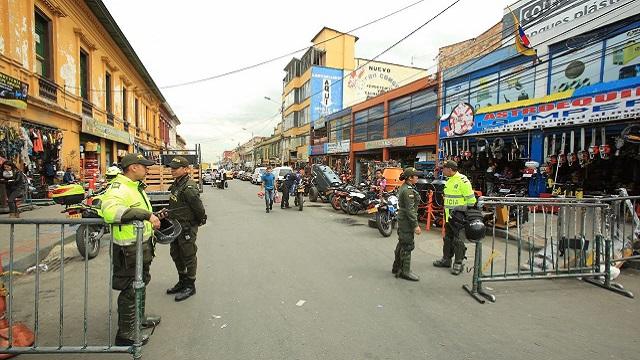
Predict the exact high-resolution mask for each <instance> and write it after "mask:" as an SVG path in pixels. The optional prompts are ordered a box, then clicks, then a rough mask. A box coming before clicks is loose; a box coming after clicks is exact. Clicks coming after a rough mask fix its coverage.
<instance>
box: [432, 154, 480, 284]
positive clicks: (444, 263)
mask: <svg viewBox="0 0 640 360" xmlns="http://www.w3.org/2000/svg"><path fill="white" fill-rule="evenodd" d="M442 174H443V175H444V176H446V177H447V178H448V179H447V182H446V184H445V186H444V216H445V222H446V224H445V227H444V239H443V240H444V245H443V246H442V258H441V259H439V260H436V261H434V262H433V266H435V267H443V268H450V267H451V259H452V258H453V257H454V256H455V261H454V263H453V268H452V269H451V273H452V274H453V275H460V274H461V273H462V270H463V264H462V262H463V260H464V256H465V252H466V250H467V248H466V247H465V246H464V241H463V239H462V238H460V237H459V236H458V235H459V231H456V229H454V227H453V226H452V224H451V221H450V220H451V211H453V209H454V208H456V207H458V206H465V207H467V206H473V205H475V203H476V196H475V194H474V192H473V188H472V186H471V182H470V181H469V179H467V177H466V176H464V175H463V174H461V173H459V172H458V164H457V163H456V162H455V161H453V160H447V161H445V163H444V165H443V168H442ZM456 228H458V227H456Z"/></svg>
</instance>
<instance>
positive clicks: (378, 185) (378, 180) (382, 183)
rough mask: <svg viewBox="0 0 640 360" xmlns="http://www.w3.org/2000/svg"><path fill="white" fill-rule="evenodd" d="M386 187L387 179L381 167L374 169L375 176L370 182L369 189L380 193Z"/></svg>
mask: <svg viewBox="0 0 640 360" xmlns="http://www.w3.org/2000/svg"><path fill="white" fill-rule="evenodd" d="M386 188H387V179H385V177H384V176H383V175H382V169H378V170H376V177H375V179H374V180H373V183H372V184H371V190H372V191H375V192H377V193H378V194H382V193H383V192H384V190H385V189H386Z"/></svg>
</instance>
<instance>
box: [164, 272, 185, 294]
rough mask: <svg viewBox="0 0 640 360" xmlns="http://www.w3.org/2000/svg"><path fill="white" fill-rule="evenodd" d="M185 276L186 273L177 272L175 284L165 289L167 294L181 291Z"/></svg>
mask: <svg viewBox="0 0 640 360" xmlns="http://www.w3.org/2000/svg"><path fill="white" fill-rule="evenodd" d="M185 278H186V275H184V274H178V282H177V283H176V284H175V285H173V287H172V288H170V289H167V295H173V294H177V293H179V292H181V291H182V290H183V289H184V279H185Z"/></svg>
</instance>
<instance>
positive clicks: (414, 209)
mask: <svg viewBox="0 0 640 360" xmlns="http://www.w3.org/2000/svg"><path fill="white" fill-rule="evenodd" d="M400 179H401V180H404V184H402V186H400V190H398V207H399V209H398V245H397V246H396V250H395V260H394V261H393V267H392V269H391V271H392V272H393V273H394V274H395V275H396V277H399V278H402V279H405V280H409V281H418V280H420V278H419V277H418V276H417V275H415V274H414V273H412V272H411V251H413V249H414V248H415V243H414V235H420V233H421V229H420V226H419V225H418V205H419V203H420V194H419V193H418V192H417V191H416V190H415V188H414V185H415V184H416V182H418V172H417V170H416V169H414V168H412V167H408V168H406V169H404V172H403V173H402V176H401V177H400Z"/></svg>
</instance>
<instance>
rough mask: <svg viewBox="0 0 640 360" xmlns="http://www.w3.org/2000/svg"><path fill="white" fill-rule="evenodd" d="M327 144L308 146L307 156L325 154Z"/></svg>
mask: <svg viewBox="0 0 640 360" xmlns="http://www.w3.org/2000/svg"><path fill="white" fill-rule="evenodd" d="M326 145H327V144H320V145H313V146H309V155H323V154H326V153H327V146H326Z"/></svg>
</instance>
